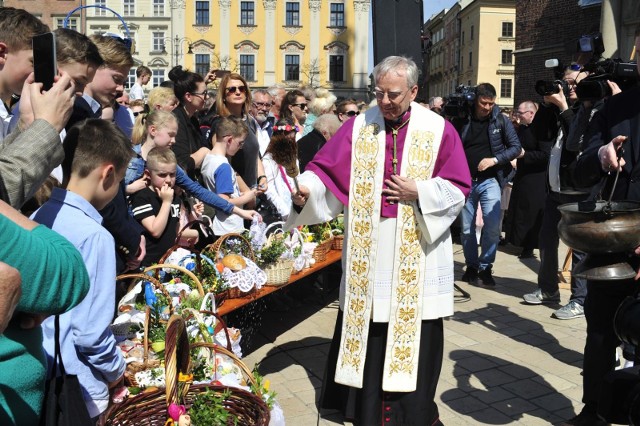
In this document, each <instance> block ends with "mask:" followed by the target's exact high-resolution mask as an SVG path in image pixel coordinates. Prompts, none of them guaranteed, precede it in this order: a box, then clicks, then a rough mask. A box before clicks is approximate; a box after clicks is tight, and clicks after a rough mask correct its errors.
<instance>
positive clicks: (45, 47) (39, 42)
mask: <svg viewBox="0 0 640 426" xmlns="http://www.w3.org/2000/svg"><path fill="white" fill-rule="evenodd" d="M32 45H33V74H34V77H35V80H36V82H37V83H42V86H43V89H44V90H49V89H51V87H52V86H53V80H54V78H55V76H56V74H58V67H57V62H56V37H55V34H54V33H44V34H40V35H37V36H34V37H33V39H32Z"/></svg>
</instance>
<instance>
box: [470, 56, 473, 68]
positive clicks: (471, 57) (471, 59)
mask: <svg viewBox="0 0 640 426" xmlns="http://www.w3.org/2000/svg"><path fill="white" fill-rule="evenodd" d="M469 68H473V52H469Z"/></svg>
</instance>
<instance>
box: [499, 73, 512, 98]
mask: <svg viewBox="0 0 640 426" xmlns="http://www.w3.org/2000/svg"><path fill="white" fill-rule="evenodd" d="M500 97H501V98H510V97H511V79H510V78H503V79H501V80H500Z"/></svg>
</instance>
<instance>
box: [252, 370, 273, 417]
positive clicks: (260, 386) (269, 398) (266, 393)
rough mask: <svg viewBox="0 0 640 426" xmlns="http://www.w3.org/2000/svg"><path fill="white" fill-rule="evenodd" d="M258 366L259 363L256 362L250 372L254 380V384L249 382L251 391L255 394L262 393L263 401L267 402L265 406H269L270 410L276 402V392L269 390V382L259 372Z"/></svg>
mask: <svg viewBox="0 0 640 426" xmlns="http://www.w3.org/2000/svg"><path fill="white" fill-rule="evenodd" d="M258 367H259V365H258V364H256V366H255V367H254V368H253V371H252V372H251V374H252V375H253V378H254V380H255V382H256V383H255V384H253V383H252V384H251V392H253V393H255V394H257V395H262V398H263V399H264V402H265V403H266V404H267V407H269V410H271V409H273V405H274V404H275V402H276V393H275V392H274V391H270V390H269V386H270V382H269V380H268V379H265V378H264V377H263V376H262V375H261V374H260V372H259V371H258Z"/></svg>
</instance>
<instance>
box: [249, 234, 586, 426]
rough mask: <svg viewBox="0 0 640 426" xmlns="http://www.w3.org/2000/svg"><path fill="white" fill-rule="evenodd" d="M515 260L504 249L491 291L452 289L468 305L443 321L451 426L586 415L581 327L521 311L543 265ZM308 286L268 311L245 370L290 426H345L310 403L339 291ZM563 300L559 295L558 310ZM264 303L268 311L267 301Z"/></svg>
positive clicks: (441, 397) (441, 387)
mask: <svg viewBox="0 0 640 426" xmlns="http://www.w3.org/2000/svg"><path fill="white" fill-rule="evenodd" d="M561 251H562V250H561ZM454 252H455V261H456V265H455V273H456V279H458V280H459V279H460V277H461V276H462V273H463V265H464V257H463V255H462V250H461V247H460V246H459V245H454ZM517 253H518V252H517V250H516V249H515V248H512V247H507V248H503V247H501V249H500V251H499V253H498V256H497V259H496V263H495V265H494V268H493V269H494V277H495V279H496V283H497V285H496V288H495V289H485V288H480V287H472V286H470V285H468V284H464V283H461V282H460V281H457V283H458V284H459V285H460V286H461V287H462V288H463V289H465V290H466V291H468V292H469V293H470V294H471V300H470V301H468V302H465V303H456V304H455V315H454V316H453V317H451V318H448V319H446V320H445V323H444V328H445V350H444V362H443V368H442V373H441V374H440V382H439V384H438V388H437V391H436V401H437V403H438V407H439V410H440V415H441V419H442V421H443V423H445V424H446V425H447V426H450V425H477V424H490V425H511V424H515V425H518V424H521V425H542V424H545V425H548V424H558V423H559V422H561V421H562V420H565V419H568V418H570V417H572V416H573V415H574V414H575V413H577V412H579V411H580V409H581V407H582V405H581V402H580V398H581V396H582V385H581V383H582V376H581V375H580V371H581V365H582V352H583V349H584V342H585V337H586V323H585V320H584V318H580V319H574V320H568V321H560V320H557V319H553V318H551V317H550V316H551V313H552V312H553V311H554V310H555V309H557V308H558V307H560V306H561V305H557V306H547V305H544V306H543V305H538V306H530V305H526V304H524V303H523V301H522V295H523V294H524V293H527V292H531V291H533V290H535V288H536V271H537V269H538V265H539V260H538V258H537V257H536V258H534V259H524V260H520V259H518V258H517ZM561 255H563V253H561ZM536 256H538V252H537V251H536ZM311 284H312V283H308V284H307V285H306V286H301V289H298V290H300V291H298V294H296V293H295V290H296V289H291V292H290V293H292V294H291V296H292V297H293V298H297V299H298V300H303V304H302V306H300V307H296V308H293V309H291V310H289V311H286V312H274V311H273V310H272V309H271V308H270V307H269V308H267V309H268V310H267V311H266V312H265V313H264V314H263V315H262V323H261V325H260V327H259V329H258V330H257V331H256V333H255V335H254V336H253V337H252V338H251V347H250V348H248V351H247V352H248V353H247V354H246V355H245V358H244V359H245V362H246V363H247V364H248V365H250V366H252V365H253V364H254V363H256V362H261V365H260V371H261V372H262V373H263V374H264V375H265V376H266V378H268V379H270V381H271V386H272V388H273V389H274V390H275V391H276V392H277V393H278V398H277V399H278V401H279V403H280V404H281V406H282V408H283V410H284V413H285V418H286V422H287V425H288V426H298V425H299V426H308V425H316V424H319V425H342V424H343V419H342V416H341V415H340V414H339V413H337V412H331V411H326V410H323V411H322V412H321V413H320V414H321V415H320V417H319V416H318V408H317V405H316V403H317V401H318V398H319V396H320V388H321V385H322V378H323V373H324V368H325V360H326V355H327V351H328V349H329V342H330V340H331V336H332V334H333V327H334V322H335V317H336V313H337V306H338V303H337V291H335V290H334V291H331V292H329V291H327V290H326V289H325V290H324V291H322V290H320V289H318V288H317V287H319V286H320V285H319V284H318V283H316V284H315V286H314V285H311ZM302 288H303V289H302ZM569 294H570V293H569V291H568V290H561V295H562V302H563V303H566V302H567V301H568V299H569ZM266 304H267V306H271V305H272V303H270V301H269V300H267V301H266ZM347 424H348V423H347Z"/></svg>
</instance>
